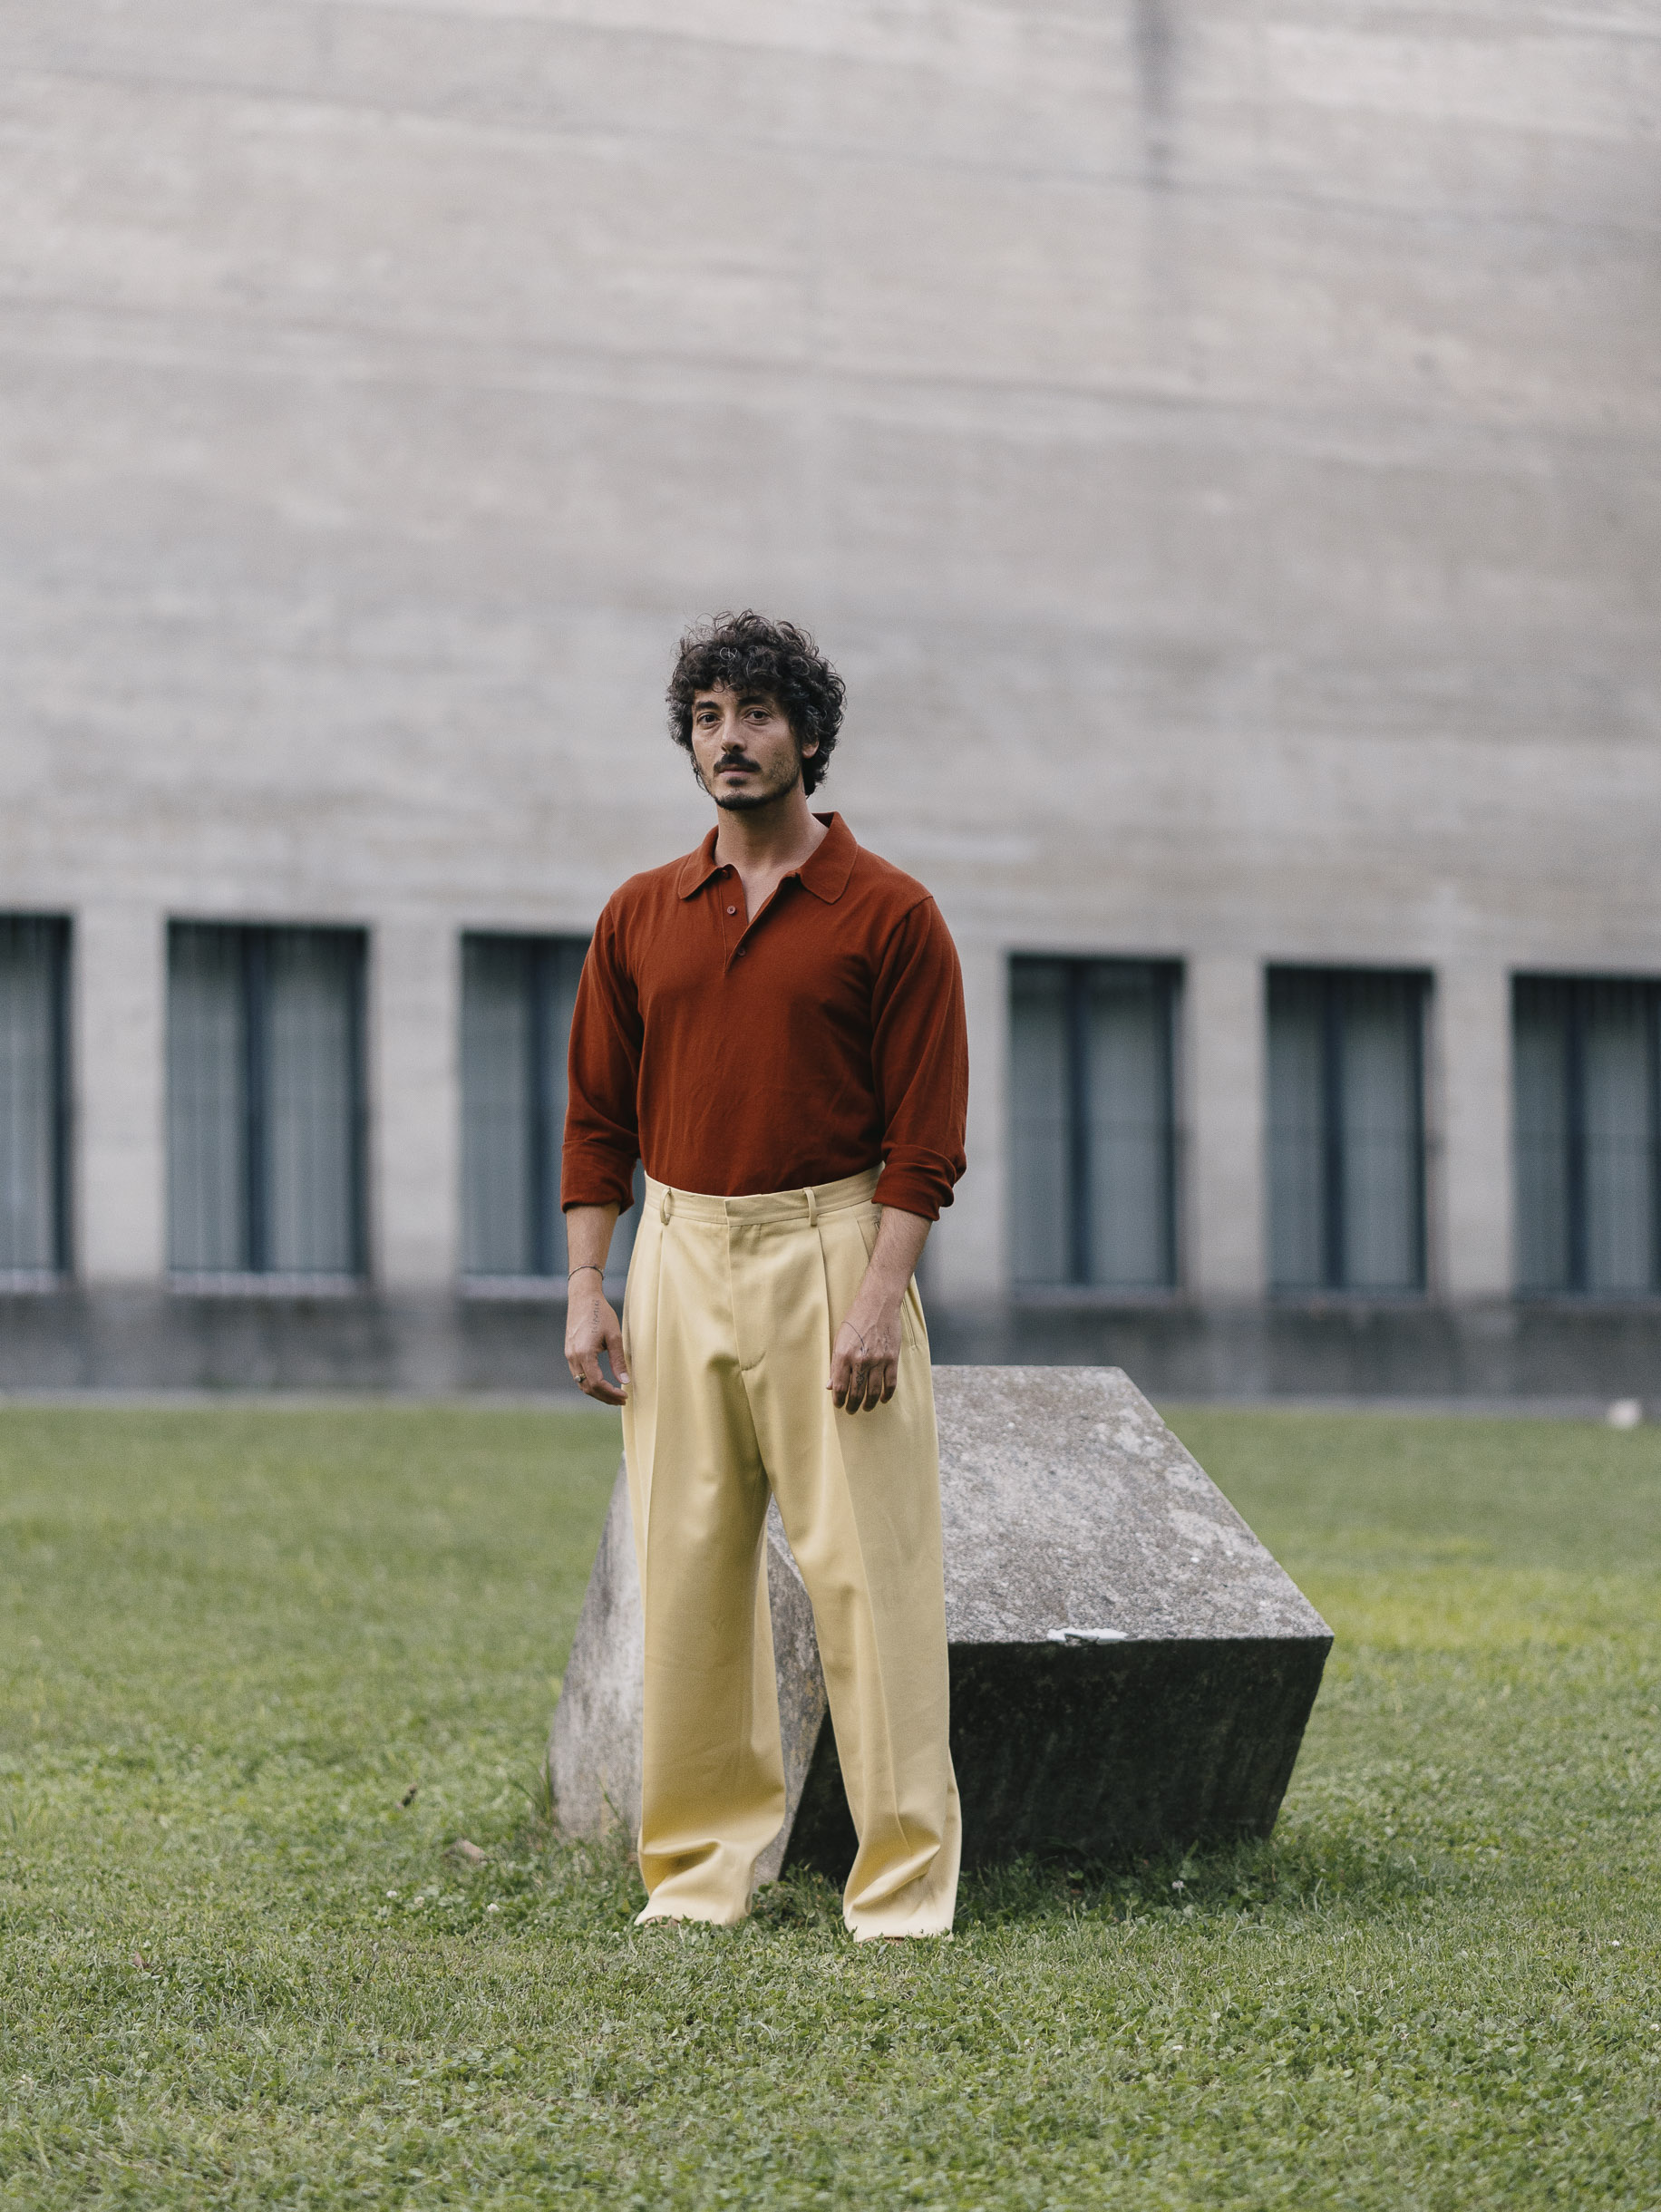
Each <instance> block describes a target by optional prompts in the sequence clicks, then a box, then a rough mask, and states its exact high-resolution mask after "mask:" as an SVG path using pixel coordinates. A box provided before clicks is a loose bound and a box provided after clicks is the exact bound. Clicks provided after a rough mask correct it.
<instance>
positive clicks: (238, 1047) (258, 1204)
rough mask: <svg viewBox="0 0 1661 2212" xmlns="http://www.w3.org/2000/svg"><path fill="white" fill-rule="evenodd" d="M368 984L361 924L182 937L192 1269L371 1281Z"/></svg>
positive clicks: (180, 1075) (183, 1134) (181, 927)
mask: <svg viewBox="0 0 1661 2212" xmlns="http://www.w3.org/2000/svg"><path fill="white" fill-rule="evenodd" d="M363 978H364V937H363V933H362V932H361V931H359V930H355V929H277V928H248V927H222V926H219V925H217V924H215V925H209V924H202V923H196V922H175V923H174V924H173V925H172V927H171V928H170V930H169V933H168V1198H169V1236H170V1258H171V1265H172V1266H173V1268H174V1269H175V1270H176V1271H177V1272H179V1273H180V1274H185V1275H296V1276H356V1275H360V1274H362V1272H363V1269H364V1198H363V1184H364V1175H363V1151H364V1085H363V996H364V993H363Z"/></svg>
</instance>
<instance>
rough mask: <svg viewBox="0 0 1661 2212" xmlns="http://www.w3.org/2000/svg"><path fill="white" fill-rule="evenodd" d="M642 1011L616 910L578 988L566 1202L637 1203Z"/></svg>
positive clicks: (601, 928)
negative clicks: (622, 940) (638, 1105)
mask: <svg viewBox="0 0 1661 2212" xmlns="http://www.w3.org/2000/svg"><path fill="white" fill-rule="evenodd" d="M641 1034H642V1031H641V1022H640V1009H639V1006H638V1004H637V1002H636V994H635V989H634V985H633V983H632V982H631V980H630V978H629V975H628V970H627V961H626V959H625V957H624V954H623V948H622V946H621V945H620V943H619V938H618V929H617V915H616V913H615V912H614V910H613V908H612V907H609V906H608V907H607V909H606V911H605V912H604V913H603V914H602V915H601V916H600V918H599V921H598V923H597V926H596V927H595V932H594V936H593V940H592V942H591V943H590V944H589V946H588V958H587V959H586V960H585V961H584V962H583V965H582V975H581V978H580V980H579V981H578V985H577V1004H576V1007H575V1009H574V1011H573V1013H572V1015H571V1043H570V1052H569V1054H568V1060H567V1063H566V1065H567V1082H568V1090H567V1095H566V1110H565V1147H564V1151H563V1154H562V1156H561V1159H560V1172H559V1203H560V1206H561V1208H565V1207H570V1206H612V1205H616V1206H617V1207H618V1208H620V1209H621V1210H622V1211H624V1212H627V1210H628V1208H629V1206H630V1205H631V1204H632V1203H633V1198H634V1175H635V1161H636V1159H637V1158H638V1156H639V1152H640V1129H639V1121H638V1107H637V1104H636V1101H637V1099H638V1096H639V1089H640V1042H641Z"/></svg>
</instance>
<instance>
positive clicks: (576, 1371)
mask: <svg viewBox="0 0 1661 2212" xmlns="http://www.w3.org/2000/svg"><path fill="white" fill-rule="evenodd" d="M585 1284H591V1285H593V1287H592V1288H591V1289H586V1288H585V1287H584V1285H585ZM568 1291H569V1299H568V1304H567V1306H566V1309H565V1358H566V1364H567V1366H568V1367H569V1369H570V1371H571V1380H572V1382H575V1383H576V1384H577V1386H578V1389H579V1390H580V1391H582V1392H583V1394H584V1395H585V1396H586V1397H589V1398H597V1399H598V1400H599V1402H600V1403H601V1404H602V1405H621V1404H622V1403H623V1402H624V1399H625V1397H626V1395H627V1391H628V1369H627V1366H626V1365H625V1363H624V1359H623V1331H622V1329H621V1328H620V1327H619V1326H618V1324H617V1315H616V1314H614V1313H613V1312H612V1310H611V1306H610V1304H609V1302H608V1301H607V1296H606V1294H605V1292H604V1291H603V1290H602V1289H601V1288H600V1283H599V1277H598V1276H596V1275H592V1274H585V1275H580V1276H578V1277H577V1278H576V1280H575V1281H574V1282H572V1283H571V1284H570V1285H568ZM602 1353H604V1354H605V1355H606V1357H607V1359H609V1360H610V1362H611V1373H612V1374H615V1375H616V1377H617V1381H616V1382H612V1380H611V1377H610V1376H609V1375H607V1373H606V1370H605V1368H604V1367H603V1366H602V1365H601V1364H600V1355H601V1354H602Z"/></svg>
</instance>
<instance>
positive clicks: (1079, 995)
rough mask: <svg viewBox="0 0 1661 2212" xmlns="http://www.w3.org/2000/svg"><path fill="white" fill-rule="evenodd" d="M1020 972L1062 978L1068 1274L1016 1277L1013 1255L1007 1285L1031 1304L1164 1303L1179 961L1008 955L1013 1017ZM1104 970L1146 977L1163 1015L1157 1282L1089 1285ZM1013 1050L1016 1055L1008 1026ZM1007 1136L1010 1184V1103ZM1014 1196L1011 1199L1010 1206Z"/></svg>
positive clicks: (1176, 1266)
mask: <svg viewBox="0 0 1661 2212" xmlns="http://www.w3.org/2000/svg"><path fill="white" fill-rule="evenodd" d="M1023 968H1059V969H1060V970H1061V971H1062V972H1063V974H1064V979H1065V980H1064V993H1065V1002H1064V1053H1065V1061H1066V1067H1065V1075H1064V1083H1063V1099H1064V1111H1065V1116H1066V1131H1065V1140H1064V1158H1065V1160H1066V1172H1067V1182H1068V1188H1067V1192H1066V1194H1065V1200H1064V1203H1065V1207H1066V1241H1067V1266H1068V1272H1067V1274H1066V1275H1065V1276H1062V1277H1055V1276H1050V1277H1044V1278H1040V1277H1037V1276H1020V1275H1017V1274H1016V1273H1015V1266H1014V1260H1013V1256H1012V1259H1011V1264H1010V1285H1011V1289H1012V1291H1013V1294H1014V1295H1015V1297H1016V1298H1017V1299H1019V1300H1022V1301H1026V1302H1031V1303H1034V1304H1046V1303H1047V1304H1054V1303H1057V1302H1069V1301H1080V1302H1083V1303H1087V1304H1092V1305H1097V1304H1111V1305H1143V1304H1150V1303H1159V1302H1163V1301H1169V1300H1170V1299H1172V1298H1175V1297H1178V1296H1180V1294H1181V1289H1182V1241H1181V1222H1182V1207H1181V1197H1182V1194H1181V1188H1180V1173H1181V1136H1180V1126H1179V1101H1180V1071H1179V1053H1180V1038H1181V1031H1180V1000H1181V992H1182V985H1183V980H1184V970H1183V963H1182V961H1181V960H1180V959H1179V958H1172V957H1170V956H1148V955H1141V956H1139V955H1136V954H1126V953H1077V952H1064V953H1053V952H1026V951H1021V952H1012V953H1010V954H1009V956H1008V961H1007V975H1006V980H1005V992H1006V998H1005V1004H1006V1005H1007V1006H1008V1008H1009V1009H1010V1012H1011V1014H1012V1015H1013V1010H1014V1004H1015V986H1016V982H1017V979H1018V977H1019V975H1020V972H1021V970H1022V969H1023ZM1102 970H1110V971H1117V972H1118V973H1120V974H1122V975H1123V974H1129V973H1135V974H1138V975H1143V976H1145V977H1147V978H1148V980H1149V983H1150V984H1151V995H1153V996H1154V997H1155V998H1156V1000H1157V1003H1158V1004H1159V1006H1160V1010H1161V1014H1162V1016H1163V1047H1164V1051H1163V1067H1162V1071H1161V1074H1162V1083H1161V1091H1162V1096H1161V1101H1160V1107H1161V1129H1160V1138H1159V1146H1160V1156H1161V1170H1162V1175H1163V1183H1164V1188H1163V1191H1162V1193H1161V1208H1160V1216H1161V1218H1160V1237H1161V1245H1162V1247H1163V1259H1164V1269H1163V1275H1162V1278H1161V1280H1159V1281H1157V1282H1148V1283H1102V1282H1094V1281H1093V1280H1092V1279H1091V1275H1090V1268H1091V1265H1092V1261H1093V1236H1092V1227H1093V1208H1092V1193H1093V1182H1094V1174H1093V1169H1094V1165H1095V1163H1094V1160H1093V1145H1092V1115H1091V1088H1090V1047H1089V1029H1088V1024H1089V986H1090V982H1091V978H1092V976H1093V975H1096V974H1099V973H1100V972H1101V971H1102ZM1011 1029H1012V1034H1011V1039H1010V1048H1009V1049H1010V1051H1011V1053H1012V1054H1013V1050H1014V1038H1013V1021H1012V1024H1011ZM1006 1125H1007V1127H1008V1130H1009V1139H1010V1141H1009V1169H1008V1174H1009V1180H1010V1183H1011V1185H1012V1187H1013V1184H1014V1181H1015V1175H1016V1173H1017V1171H1018V1163H1017V1160H1016V1157H1015V1143H1016V1130H1015V1114H1014V1111H1013V1103H1012V1105H1011V1108H1010V1111H1009V1113H1008V1118H1007V1124H1006ZM1013 1202H1014V1200H1013V1196H1012V1203H1013Z"/></svg>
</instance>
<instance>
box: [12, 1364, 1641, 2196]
mask: <svg viewBox="0 0 1661 2212" xmlns="http://www.w3.org/2000/svg"><path fill="white" fill-rule="evenodd" d="M1175 1418H1176V1425H1177V1426H1178V1428H1179V1429H1180V1431H1181V1433H1182V1435H1183V1436H1184V1438H1185V1439H1186V1440H1187V1441H1189V1442H1190V1445H1191V1446H1192V1447H1193V1449H1194V1450H1195V1451H1196V1452H1197V1453H1198V1455H1199V1457H1200V1460H1201V1461H1202V1463H1203V1464H1204V1465H1205V1466H1206V1467H1208V1468H1209V1470H1210V1471H1211V1472H1212V1473H1213V1474H1214V1475H1215V1476H1216V1477H1217V1479H1218V1480H1219V1481H1220V1482H1221V1483H1222V1485H1223V1487H1224V1488H1225V1489H1227V1490H1228V1491H1229V1495H1230V1496H1231V1497H1232V1498H1233V1499H1235V1500H1236V1502H1237V1503H1238V1505H1239V1506H1240V1508H1241V1509H1242V1510H1243V1511H1244V1512H1245V1514H1246V1515H1247V1517H1248V1519H1250V1520H1251V1522H1252V1523H1253V1525H1254V1526H1255V1527H1256V1528H1258V1530H1259V1532H1260V1533H1261V1534H1262V1535H1263V1537H1264V1538H1266V1540H1267V1541H1268V1543H1269V1544H1270V1545H1271V1546H1272V1547H1274V1548H1275V1549H1276V1551H1277V1553H1278V1555H1279V1556H1280V1557H1281V1558H1282V1559H1283V1560H1284V1561H1285V1562H1286V1564H1287V1566H1288V1567H1290V1569H1291V1570H1292V1572H1293V1573H1294V1574H1295V1575H1296V1576H1297V1578H1298V1580H1299V1581H1300V1582H1301V1583H1302V1585H1303V1586H1304V1587H1305V1589H1306V1590H1307V1591H1308V1593H1309V1595H1310V1596H1312V1597H1313V1598H1314V1600H1315V1602H1316V1605H1318V1606H1320V1608H1321V1609H1322V1611H1323V1612H1324V1613H1325V1614H1326V1616H1327V1618H1328V1619H1329V1620H1330V1621H1331V1622H1332V1624H1333V1625H1334V1628H1335V1629H1336V1634H1337V1645H1336V1650H1335V1653H1334V1655H1333V1658H1332V1661H1331V1663H1330V1664H1329V1667H1328V1672H1327V1677H1326V1686H1325V1688H1324V1689H1323V1691H1322V1693H1321V1697H1320V1700H1319V1703H1318V1704H1317V1706H1316V1714H1315V1720H1314V1722H1313V1725H1312V1727H1311V1731H1310V1734H1309V1738H1308V1741H1307V1742H1306V1748H1305V1751H1304V1754H1303V1757H1302V1760H1301V1761H1300V1762H1299V1765H1298V1769H1297V1774H1296V1776H1295V1778H1294V1780H1293V1784H1292V1789H1291V1792H1290V1795H1289V1797H1288V1799H1287V1806H1286V1810H1285V1812H1284V1814H1283V1816H1282V1819H1281V1822H1280V1826H1279V1829H1278V1830H1277V1834H1276V1837H1275V1839H1274V1841H1273V1843H1272V1844H1271V1845H1268V1846H1254V1847H1251V1848H1241V1849H1238V1850H1234V1851H1227V1852H1218V1853H1210V1854H1201V1855H1199V1856H1196V1857H1193V1858H1187V1859H1181V1860H1176V1861H1173V1862H1171V1863H1170V1864H1165V1865H1151V1866H1150V1865H1137V1866H1132V1867H1126V1868H1118V1867H1109V1868H1102V1867H1094V1866H1085V1865H1077V1864H1066V1863H1062V1864H1058V1865H1055V1866H1052V1867H1044V1868H1018V1869H1015V1870H1012V1871H1009V1872H1006V1873H1004V1874H1001V1875H999V1876H997V1877H976V1878H975V1879H972V1880H970V1881H968V1882H967V1883H966V1888H965V1896H964V1901H963V1909H962V1912H961V1915H960V1917H959V1923H958V1934H957V1940H956V1941H955V1942H954V1943H952V1944H949V1945H871V1946H869V1947H861V1948H860V1949H857V1950H856V1949H855V1947H854V1946H853V1945H851V1944H850V1942H849V1941H848V1939H847V1938H846V1937H845V1936H844V1935H843V1934H842V1932H841V1928H840V1919H839V1917H838V1915H837V1910H836V1904H835V1899H834V1897H832V1896H831V1893H830V1892H829V1891H828V1890H827V1889H826V1888H825V1887H823V1886H822V1885H820V1884H817V1883H814V1882H811V1881H801V1882H797V1883H793V1884H786V1885H783V1886H782V1887H779V1888H777V1889H774V1890H772V1891H770V1892H768V1893H766V1894H765V1895H764V1897H763V1900H762V1902H761V1905H760V1908H759V1909H758V1911H757V1913H756V1915H755V1916H754V1917H753V1919H752V1920H751V1922H750V1923H749V1924H748V1925H747V1926H745V1927H744V1928H743V1929H742V1930H740V1931H737V1932H734V1933H716V1932H710V1931H692V1932H689V1933H687V1934H686V1935H682V1936H676V1935H674V1934H673V1933H668V1932H665V1931H657V1932H655V1933H653V1934H652V1935H636V1934H635V1933H633V1932H632V1931H631V1929H630V1926H629V1918H630V1914H631V1912H632V1910H633V1908H634V1906H636V1902H637V1897H638V1892H637V1887H636V1880H635V1877H634V1874H633V1870H632V1868H629V1867H628V1866H627V1863H626V1862H625V1861H624V1860H623V1859H622V1858H619V1857H616V1856H612V1857H606V1856H604V1855H599V1854H595V1853H590V1852H588V1851H586V1850H584V1849H581V1848H571V1847H567V1846H563V1845H560V1844H559V1843H558V1842H556V1841H555V1840H554V1839H553V1838H551V1836H550V1834H549V1829H548V1825H547V1821H546V1818H545V1813H544V1809H543V1806H542V1804H541V1801H540V1796H539V1780H538V1777H539V1758H540V1752H541V1747H542V1744H543V1741H544V1740H545V1737H546V1733H547V1728H548V1722H549V1712H550V1710H551V1708H552V1705H553V1702H554V1699H555V1696H556V1694H557V1692H558V1687H559V1667H560V1665H561V1664H562V1661H563V1656H564V1653H565V1650H566V1646H567V1644H568V1638H569V1635H570V1631H571V1626H572V1624H573V1622H574V1619H575V1617H576V1611H577V1606H578V1602H579V1599H580V1596H581V1592H582V1586H583V1583H584V1580H585V1577H586V1574H587V1569H588V1560H589V1557H590V1555H591V1552H592V1548H593V1544H594V1540H595V1537H596V1534H597V1529H598V1526H599V1522H600V1518H601V1516H602V1512H603V1509H604V1505H605V1499H606V1496H607V1490H608V1488H609V1484H610V1480H611V1475H612V1471H613V1469H614V1466H615V1463H616V1458H617V1430H616V1425H615V1422H614V1421H611V1420H610V1419H609V1418H607V1417H606V1416H603V1415H599V1414H594V1415H584V1414H569V1415H565V1414H553V1413H549V1414H530V1413H510V1412H482V1411H460V1410H438V1411H434V1410H431V1409H415V1408H407V1407H388V1408H368V1409H364V1408H358V1409H351V1410H342V1411H339V1412H319V1411H315V1410H313V1411H299V1410H296V1411H293V1412H288V1411H283V1412H264V1411H251V1410H246V1409H237V1408H227V1409H224V1410H212V1411H188V1412H83V1411H79V1410H57V1409H54V1410H50V1411H30V1410H24V1409H18V1408H13V1409H10V1410H6V1411H3V1412H0V1679H3V1682H4V1690H3V1693H0V2204H4V2205H7V2206H15V2205H25V2206H29V2207H69V2206H86V2205H95V2206H114V2205H122V2206H141V2207H150V2206H157V2207H161V2206H168V2207H171V2206H180V2207H184V2206H189V2207H198V2206H255V2205H259V2206H266V2205H285V2206H296V2207H300V2206H305V2207H336V2206H341V2207H344V2206H371V2207H414V2206H430V2205H441V2204H442V2205H466V2206H504V2205H556V2204H557V2205H560V2206H565V2205H570V2206H574V2207H585V2206H595V2207H602V2206H603V2207H619V2206H620V2207H632V2206H644V2207H659V2206H665V2207H683V2206H684V2207H692V2206H698V2207H704V2206H712V2207H713V2206H717V2205H738V2206H768V2207H772V2206H791V2207H797V2206H800V2207H807V2206H817V2205H846V2206H860V2207H867V2206H875V2207H889V2206H908V2205H919V2206H941V2207H947V2206H949V2207H976V2206H982V2207H995V2206H996V2207H1032V2208H1033V2212H1040V2208H1041V2207H1095V2206H1112V2207H1120V2206H1123V2207H1201V2206H1203V2207H1224V2206H1227V2207H1258V2206H1286V2207H1297V2212H1309V2208H1310V2207H1327V2206H1335V2207H1336V2206H1346V2207H1347V2206H1361V2207H1455V2206H1459V2207H1463V2206H1484V2207H1486V2206H1492V2207H1507V2208H1508V2212H1509V2208H1510V2207H1531V2206H1548V2205H1549V2206H1559V2207H1569V2212H1586V2208H1587V2207H1605V2206H1625V2207H1639V2208H1642V2212H1655V2208H1656V2207H1658V2206H1661V2129H1658V2127H1657V2106H1658V2103H1661V2063H1658V2062H1661V1947H1658V1945H1657V1922H1658V1914H1657V1876H1658V1875H1661V1820H1658V1819H1657V1815H1658V1814H1661V1758H1658V1756H1657V1727H1656V1722H1657V1706H1658V1705H1661V1625H1658V1611H1657V1597H1658V1596H1661V1434H1658V1433H1657V1432H1656V1431H1654V1430H1640V1431H1637V1432H1635V1433H1632V1434H1615V1433H1612V1432H1610V1431H1605V1430H1601V1429H1594V1428H1591V1427H1585V1426H1571V1425H1569V1424H1559V1423H1547V1422H1528V1421H1472V1420H1457V1421H1434V1420H1428V1419H1408V1418H1384V1417H1378V1416H1365V1415H1351V1416H1337V1415H1331V1416H1328V1415H1316V1414H1309V1413H1239V1412H1216V1411H1202V1412H1185V1413H1179V1414H1178V1415H1177V1416H1176V1417H1175ZM412 1793H413V1794H412ZM463 1836H465V1837H467V1838H470V1839H471V1840H472V1841H473V1842H475V1843H476V1844H478V1845H479V1846H480V1847H481V1848H482V1849H483V1851H484V1852H485V1853H486V1855H487V1856H486V1858H485V1861H484V1863H483V1864H482V1865H481V1866H479V1867H477V1868H470V1867H469V1866H468V1865H467V1864H466V1863H465V1862H464V1861H462V1860H460V1859H458V1858H456V1857H455V1856H454V1855H453V1853H449V1852H447V1849H446V1847H447V1846H450V1845H451V1844H452V1843H453V1841H454V1839H455V1838H458V1837H463Z"/></svg>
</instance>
